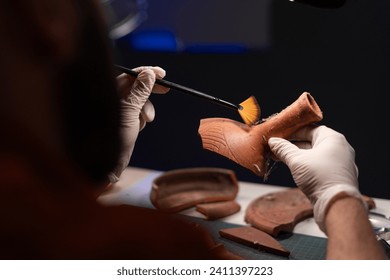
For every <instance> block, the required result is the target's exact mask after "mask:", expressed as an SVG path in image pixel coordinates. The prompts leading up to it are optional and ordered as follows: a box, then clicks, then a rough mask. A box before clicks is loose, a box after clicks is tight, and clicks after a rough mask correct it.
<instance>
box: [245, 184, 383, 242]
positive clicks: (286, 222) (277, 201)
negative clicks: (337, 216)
mask: <svg viewBox="0 0 390 280" xmlns="http://www.w3.org/2000/svg"><path fill="white" fill-rule="evenodd" d="M362 198H363V200H364V201H365V202H366V203H367V206H368V209H374V208H375V207H376V205H375V202H374V200H373V199H372V198H371V197H368V196H366V195H362ZM311 216H313V207H312V205H311V203H310V201H309V199H308V198H307V197H306V196H305V194H304V193H303V192H302V191H301V190H300V189H298V188H291V189H288V190H283V191H278V192H272V193H268V194H266V195H263V196H260V197H258V198H256V199H255V200H254V201H252V202H251V203H250V204H249V205H248V207H247V209H246V212H245V221H246V222H247V223H248V224H250V225H252V226H253V227H255V228H257V229H260V230H262V231H264V232H267V233H269V234H271V235H272V236H277V235H278V234H279V233H280V232H281V231H288V232H291V231H292V230H293V229H294V227H295V225H296V224H297V223H299V222H300V221H303V220H305V219H307V218H309V217H311Z"/></svg>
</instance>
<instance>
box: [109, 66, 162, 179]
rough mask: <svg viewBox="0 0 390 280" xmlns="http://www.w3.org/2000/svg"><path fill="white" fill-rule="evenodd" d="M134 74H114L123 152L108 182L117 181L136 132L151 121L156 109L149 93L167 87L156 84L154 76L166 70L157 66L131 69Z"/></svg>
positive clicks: (160, 91)
mask: <svg viewBox="0 0 390 280" xmlns="http://www.w3.org/2000/svg"><path fill="white" fill-rule="evenodd" d="M133 70H134V71H136V72H138V73H139V74H138V76H137V77H133V76H131V75H127V74H121V75H119V76H118V77H117V83H118V90H119V93H120V96H121V131H120V133H121V138H122V152H121V156H120V158H119V162H118V165H117V166H116V168H115V169H114V170H113V171H112V172H111V173H110V174H109V179H110V182H111V183H115V182H117V181H118V180H119V176H120V175H121V174H122V172H123V170H124V169H125V168H126V167H127V166H128V164H129V161H130V157H131V154H132V153H133V150H134V145H135V142H136V140H137V137H138V133H139V132H140V131H141V130H142V129H143V128H144V127H145V125H146V123H147V122H151V121H153V120H154V116H155V111H154V107H153V104H152V103H151V102H150V100H149V96H150V94H151V93H152V92H153V93H166V92H168V91H169V89H168V88H166V87H163V86H160V85H156V84H155V81H156V79H162V78H163V77H164V76H165V70H164V69H162V68H160V67H150V66H143V67H138V68H135V69H133Z"/></svg>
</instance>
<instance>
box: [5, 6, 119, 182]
mask: <svg viewBox="0 0 390 280" xmlns="http://www.w3.org/2000/svg"><path fill="white" fill-rule="evenodd" d="M0 38H1V39H0V40H1V44H0V92H1V93H0V106H1V107H0V114H1V115H0V116H1V121H2V122H3V124H4V125H6V126H8V127H12V130H13V131H19V132H20V131H23V133H24V134H23V135H29V136H31V138H29V139H23V140H22V141H20V143H19V141H18V143H19V144H18V145H23V144H24V143H28V142H31V141H35V143H36V144H37V149H38V148H40V149H42V152H46V153H51V154H55V155H57V156H58V157H62V158H67V159H70V162H73V163H74V165H75V166H76V168H79V169H80V170H82V171H83V172H85V173H86V174H88V176H89V177H90V178H92V179H94V180H97V181H99V180H105V179H106V174H107V173H108V172H109V171H110V170H112V169H113V167H114V166H115V164H116V161H117V157H118V154H119V148H120V140H119V139H120V138H119V100H118V95H117V91H116V83H115V77H114V70H113V68H112V65H113V64H112V61H111V50H110V45H109V41H108V38H107V32H106V28H105V23H104V20H103V17H102V15H101V13H100V10H99V4H98V1H94V0H83V1H80V0H3V1H2V8H1V9H0ZM2 135H4V137H3V139H2V140H0V141H1V142H4V141H7V139H8V140H10V139H12V137H13V134H12V133H11V132H9V133H5V134H3V133H2ZM19 140H20V139H19ZM11 141H13V140H11Z"/></svg>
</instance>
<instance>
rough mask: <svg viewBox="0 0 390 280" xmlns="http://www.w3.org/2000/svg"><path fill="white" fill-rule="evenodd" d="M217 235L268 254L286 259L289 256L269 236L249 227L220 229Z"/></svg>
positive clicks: (284, 249)
mask: <svg viewBox="0 0 390 280" xmlns="http://www.w3.org/2000/svg"><path fill="white" fill-rule="evenodd" d="M219 234H220V235H221V236H222V237H224V238H227V239H230V240H232V241H235V242H237V243H241V244H244V245H246V246H250V247H253V248H256V249H259V250H263V251H266V252H269V253H273V254H277V255H280V256H284V257H288V256H289V255H290V252H289V251H288V250H287V249H286V248H284V247H283V246H282V245H281V244H280V243H279V241H277V240H276V239H275V238H273V237H272V236H271V235H269V234H268V233H265V232H263V231H261V230H258V229H256V228H254V227H251V226H243V227H236V228H227V229H221V230H220V231H219Z"/></svg>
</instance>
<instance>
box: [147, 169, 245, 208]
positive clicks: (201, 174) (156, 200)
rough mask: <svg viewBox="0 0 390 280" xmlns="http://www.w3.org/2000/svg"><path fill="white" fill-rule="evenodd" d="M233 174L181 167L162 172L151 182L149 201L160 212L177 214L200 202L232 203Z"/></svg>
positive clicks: (234, 181) (234, 192) (236, 191)
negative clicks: (230, 201)
mask: <svg viewBox="0 0 390 280" xmlns="http://www.w3.org/2000/svg"><path fill="white" fill-rule="evenodd" d="M237 193H238V181H237V178H236V175H235V173H234V172H233V171H232V170H229V169H223V168H208V167H205V168H201V167H199V168H184V169H177V170H172V171H168V172H165V173H164V174H162V175H161V176H159V177H157V178H156V179H155V180H154V181H153V183H152V190H151V193H150V200H151V202H152V204H153V205H154V206H155V207H156V208H157V209H160V210H163V211H166V212H179V211H181V210H184V209H188V208H191V207H195V206H196V205H198V204H201V203H208V202H217V201H229V200H234V199H235V198H236V196H237Z"/></svg>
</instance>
